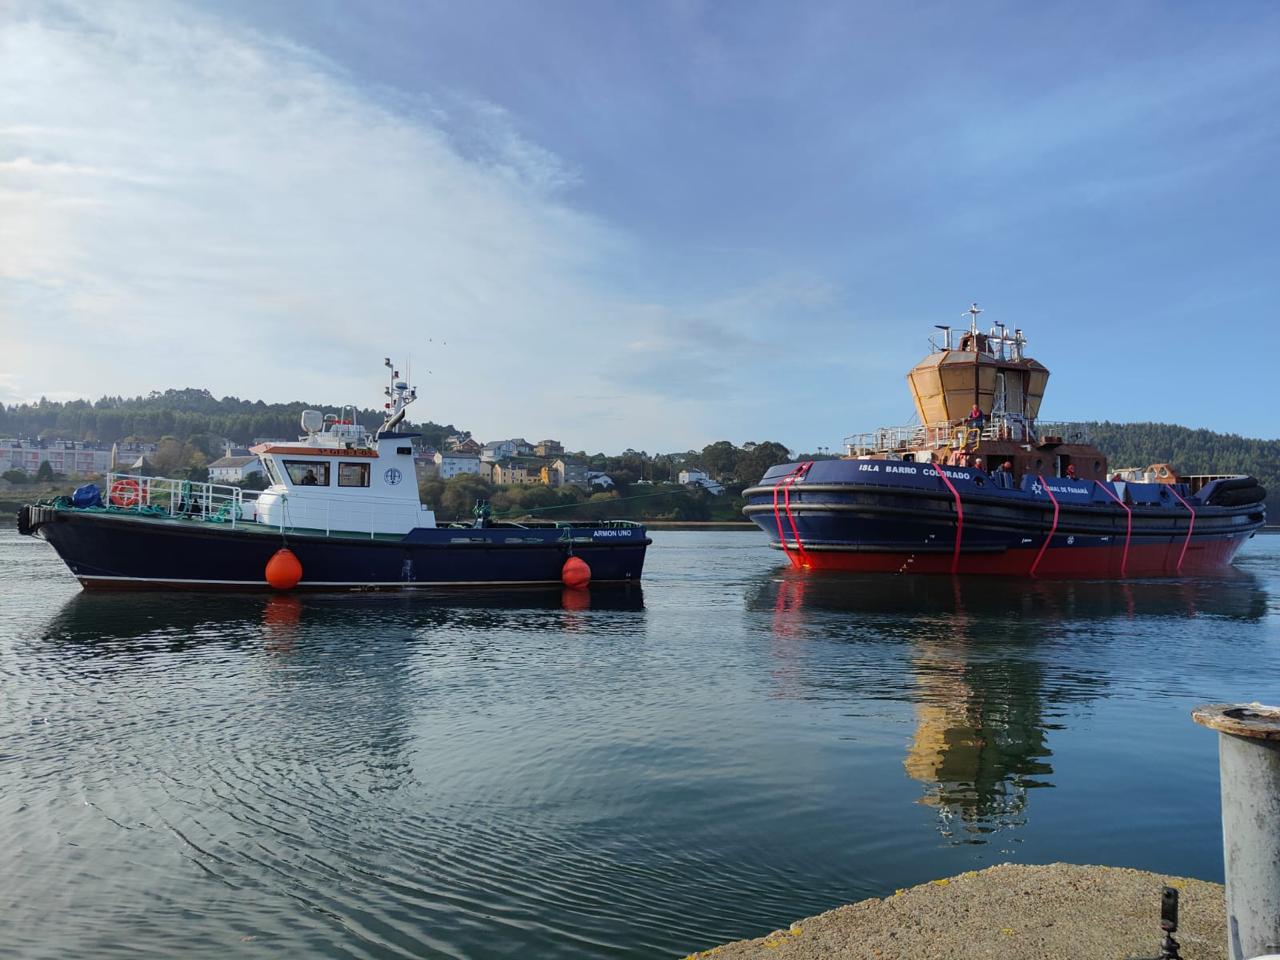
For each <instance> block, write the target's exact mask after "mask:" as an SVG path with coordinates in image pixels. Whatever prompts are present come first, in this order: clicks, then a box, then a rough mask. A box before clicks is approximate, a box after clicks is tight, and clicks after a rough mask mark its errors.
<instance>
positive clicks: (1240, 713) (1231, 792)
mask: <svg viewBox="0 0 1280 960" xmlns="http://www.w3.org/2000/svg"><path fill="white" fill-rule="evenodd" d="M1191 718H1192V719H1193V720H1195V722H1196V723H1198V724H1201V725H1202V726H1206V727H1208V728H1209V729H1211V730H1217V731H1218V757H1219V777H1220V780H1221V784H1222V858H1223V862H1224V864H1225V866H1226V873H1227V956H1228V957H1230V958H1231V960H1249V958H1251V957H1260V956H1262V955H1263V954H1275V953H1280V707H1266V706H1263V705H1262V704H1260V703H1247V704H1231V703H1217V704H1207V705H1205V706H1203V707H1197V708H1196V709H1195V710H1193V711H1192V713H1191Z"/></svg>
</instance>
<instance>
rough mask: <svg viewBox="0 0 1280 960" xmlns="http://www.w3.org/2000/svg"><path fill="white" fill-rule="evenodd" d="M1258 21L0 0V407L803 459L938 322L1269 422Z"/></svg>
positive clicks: (885, 388) (881, 401)
mask: <svg viewBox="0 0 1280 960" xmlns="http://www.w3.org/2000/svg"><path fill="white" fill-rule="evenodd" d="M1278 170H1280V6H1277V5H1275V4H1271V3H1265V2H1260V3H1250V2H1246V0H1240V2H1234V3H1231V4H1220V5H1208V4H1197V3H1168V2H1160V3H1155V2H1152V3H1146V2H1118V3H1110V4H1079V3H1053V2H1045V3H1037V4H1027V3H1020V2H1009V3H984V2H976V3H967V4H949V3H919V2H905V3H874V4H873V3H849V2H847V0H833V2H826V0H806V2H803V3H790V4H784V3H780V2H776V0H775V2H753V0H735V2H719V3H712V2H692V0H682V2H661V0H650V2H645V3H632V2H624V0H573V2H565V0H539V2H537V3H529V2H525V0H518V2H483V0H477V2H474V3H467V4H462V3H456V2H432V0H404V2H400V0H370V2H367V3H362V4H351V3H347V2H340V0H273V2H268V3H263V2H262V0H225V2H222V3H181V2H169V3H154V4H153V3H149V2H146V0H131V2H127V3H116V2H112V0H90V2H59V0H48V2H27V0H0V403H13V402H19V401H23V400H31V399H35V398H38V397H40V396H47V397H49V398H51V399H68V398H72V397H88V398H96V397H98V396H101V395H104V394H113V395H114V394H124V395H136V394H145V393H147V392H149V391H151V390H158V389H165V388H168V387H188V386H190V387H203V388H207V389H209V390H210V391H211V392H213V393H214V394H215V395H217V396H226V395H233V396H239V397H245V398H250V399H264V400H267V401H288V400H307V401H309V402H313V403H322V404H326V405H331V406H337V405H339V404H345V403H357V404H361V405H374V404H375V403H378V402H380V401H381V388H382V385H383V377H382V375H383V373H384V372H385V371H384V369H383V367H382V358H383V357H384V356H392V357H393V358H395V359H396V360H397V362H398V363H399V364H401V365H402V366H404V367H407V368H408V369H409V370H410V372H411V376H412V379H413V380H414V381H415V382H416V383H417V385H418V388H419V394H420V397H421V399H420V400H419V401H418V403H417V405H416V406H415V407H414V408H413V409H412V415H413V416H416V417H418V418H420V419H431V420H435V421H437V422H441V423H453V424H455V425H457V426H458V427H462V428H466V429H470V430H472V431H473V432H474V433H475V434H476V435H477V436H479V437H481V438H482V439H486V440H487V439H493V438H499V437H508V436H524V437H528V438H530V439H541V438H543V437H552V438H556V439H560V440H562V441H563V442H565V443H566V444H567V445H568V446H570V447H571V448H575V449H578V448H581V449H588V450H603V451H607V452H616V451H620V450H622V449H624V448H627V447H634V448H636V449H645V450H648V451H650V452H655V451H671V450H684V449H690V448H699V447H701V446H703V445H705V444H707V443H710V442H713V441H716V440H721V439H727V440H731V441H733V442H735V443H742V442H745V441H748V440H756V441H760V440H766V439H770V440H777V441H780V442H782V443H784V444H786V445H787V446H789V447H791V448H792V449H793V450H797V451H814V450H816V449H818V448H819V447H824V446H826V447H832V448H838V447H839V445H840V442H841V440H842V438H843V437H845V436H846V435H848V434H851V433H855V432H859V431H863V430H870V429H873V428H874V427H877V426H881V425H887V424H899V423H906V422H908V421H909V420H910V419H911V417H912V412H913V411H912V405H911V401H910V395H909V392H908V390H907V387H906V383H905V379H904V377H905V374H906V371H907V370H908V369H909V368H910V367H911V366H912V365H913V364H914V363H915V362H917V361H918V360H919V359H920V358H922V357H923V356H924V355H925V354H926V353H927V352H928V341H927V338H928V335H929V334H930V333H932V332H933V326H934V324H945V323H951V324H957V325H958V324H960V323H962V321H961V319H960V318H961V315H962V313H963V312H964V310H965V309H966V308H967V307H968V305H969V304H970V302H973V301H977V302H978V303H979V305H980V306H981V307H982V308H983V309H984V310H985V313H984V314H983V316H982V320H983V322H984V323H991V322H995V321H1000V322H1003V323H1006V324H1007V325H1009V326H1011V327H1014V326H1016V327H1021V328H1022V329H1023V330H1024V331H1025V332H1026V334H1027V336H1028V339H1029V342H1030V350H1029V353H1030V354H1031V355H1032V356H1034V357H1036V358H1037V359H1039V360H1040V361H1042V362H1043V363H1045V364H1046V365H1047V366H1048V367H1049V368H1050V370H1052V371H1053V376H1052V378H1051V380H1050V384H1049V389H1048V392H1047V395H1046V399H1045V403H1044V407H1043V409H1042V414H1043V415H1044V417H1045V418H1046V419H1053V420H1089V419H1109V420H1113V421H1140V420H1155V421H1163V422H1172V423H1182V424H1186V425H1188V426H1193V427H1208V428H1211V429H1215V430H1221V431H1226V432H1233V433H1240V434H1243V435H1246V436H1257V437H1265V438H1275V437H1277V436H1280V420H1278V419H1277V418H1276V417H1275V416H1274V413H1275V411H1276V410H1277V409H1278V408H1277V399H1278V398H1280V387H1278V386H1277V385H1276V382H1275V381H1276V379H1277V374H1276V369H1277V364H1276V361H1275V359H1274V355H1275V354H1276V352H1277V350H1276V347H1275V346H1274V344H1275V342H1276V341H1275V340H1273V339H1272V338H1273V337H1280V325H1278V324H1277V322H1276V321H1277V319H1278V318H1277V313H1278V312H1280V306H1278V305H1280V228H1278V227H1277V224H1278V223H1280V176H1277V171H1278Z"/></svg>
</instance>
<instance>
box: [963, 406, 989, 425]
mask: <svg viewBox="0 0 1280 960" xmlns="http://www.w3.org/2000/svg"><path fill="white" fill-rule="evenodd" d="M986 421H987V415H986V414H985V413H983V412H982V408H981V407H979V406H978V405H977V404H976V403H975V404H974V405H973V409H972V410H970V411H969V417H968V419H967V420H966V422H967V423H969V424H970V425H971V426H974V427H977V428H978V429H979V430H981V429H982V426H983V424H985V423H986Z"/></svg>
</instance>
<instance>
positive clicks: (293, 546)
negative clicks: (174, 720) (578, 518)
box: [19, 506, 650, 590]
mask: <svg viewBox="0 0 1280 960" xmlns="http://www.w3.org/2000/svg"><path fill="white" fill-rule="evenodd" d="M24 527H25V529H24ZM19 529H20V531H21V532H24V533H30V534H33V535H36V536H40V537H43V538H44V539H45V540H47V541H49V543H50V544H51V545H52V546H53V548H54V549H55V550H56V551H57V552H58V555H59V556H60V557H61V558H62V559H63V561H64V562H65V563H66V564H67V566H68V567H69V568H70V570H71V572H72V573H73V574H74V575H75V576H76V578H77V579H79V580H80V582H81V583H82V584H83V585H85V586H86V587H95V588H100V587H135V588H136V587H150V588H165V587H167V588H174V589H186V590H190V589H208V588H221V589H232V590H251V589H264V590H265V589H270V588H269V586H268V585H267V582H266V578H265V569H266V565H267V561H268V560H269V559H270V558H271V556H272V555H273V554H274V553H275V552H276V551H277V550H279V549H280V547H281V546H282V545H284V546H288V548H289V549H290V550H291V551H293V553H294V554H295V555H296V556H297V558H298V560H299V562H300V563H301V564H302V580H301V581H300V582H299V583H298V585H297V587H296V588H295V589H298V590H351V589H356V590H403V589H413V588H427V587H449V586H466V585H494V584H505V585H519V584H559V583H560V573H561V569H562V568H563V566H564V562H565V560H566V558H567V557H568V556H569V555H570V553H571V552H572V554H573V555H574V556H577V557H580V558H581V559H583V560H585V561H586V562H587V564H588V565H589V566H590V567H591V578H592V582H596V583H609V582H614V583H634V582H637V581H639V580H640V576H641V572H642V570H643V567H644V554H645V548H646V547H647V546H648V544H649V543H650V541H649V539H648V538H647V537H646V536H645V533H644V530H643V529H642V528H639V527H630V528H618V527H604V526H601V525H583V526H582V527H573V528H554V527H551V528H548V527H531V528H522V527H490V528H484V529H473V528H452V527H444V528H433V529H422V530H415V531H412V532H411V533H409V534H407V535H406V536H404V537H399V538H393V537H382V536H380V537H377V538H370V537H367V536H364V537H362V536H356V535H351V536H342V535H339V536H328V535H324V534H319V533H314V534H313V533H305V532H289V533H286V534H285V535H283V536H282V534H281V532H280V531H279V530H273V529H271V528H266V527H255V525H253V524H245V525H240V526H238V527H236V528H235V529H232V528H230V527H228V526H223V525H217V524H211V523H207V522H202V521H193V520H179V519H164V518H149V517H139V516H136V515H130V514H115V513H107V512H88V511H78V510H68V509H57V508H52V507H43V506H37V507H24V508H23V512H22V514H21V515H20V518H19Z"/></svg>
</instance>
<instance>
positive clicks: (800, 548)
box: [773, 460, 813, 567]
mask: <svg viewBox="0 0 1280 960" xmlns="http://www.w3.org/2000/svg"><path fill="white" fill-rule="evenodd" d="M811 466H813V461H812V460H809V461H807V462H805V463H802V464H800V465H799V466H797V467H796V468H795V469H794V470H792V471H791V472H790V473H789V474H787V475H786V476H785V477H783V478H782V479H781V480H779V481H777V482H776V483H775V484H774V485H773V519H774V522H775V523H776V524H777V525H778V543H779V544H781V546H782V552H783V553H785V554H786V555H787V559H788V560H790V561H791V565H792V566H793V567H799V566H801V565H802V563H803V565H804V566H808V565H809V555H808V554H807V553H806V552H805V549H804V544H803V543H801V542H800V532H799V530H797V529H796V518H795V516H794V515H793V514H792V513H791V485H792V484H793V483H795V482H796V481H797V480H799V479H800V477H801V476H803V475H804V474H805V473H807V472H808V470H809V467H811ZM779 491H781V492H782V494H783V502H782V504H781V506H782V507H785V509H786V512H787V522H788V523H789V524H790V525H791V532H792V534H793V535H794V536H795V538H796V555H794V556H793V555H792V552H791V548H790V547H788V546H787V535H786V533H785V531H784V530H783V527H782V510H781V509H779V507H780V505H779V503H778V493H779Z"/></svg>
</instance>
